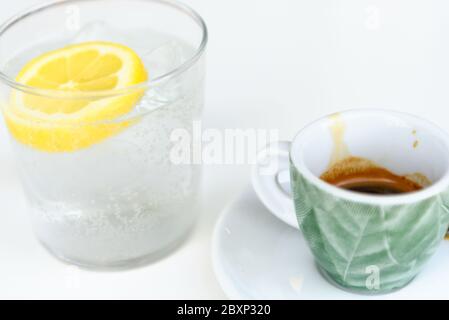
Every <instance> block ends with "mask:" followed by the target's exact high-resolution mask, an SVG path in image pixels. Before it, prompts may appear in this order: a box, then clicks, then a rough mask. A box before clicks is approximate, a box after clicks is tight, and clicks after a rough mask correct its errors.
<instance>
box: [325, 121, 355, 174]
mask: <svg viewBox="0 0 449 320" xmlns="http://www.w3.org/2000/svg"><path fill="white" fill-rule="evenodd" d="M329 120H330V121H331V124H330V130H331V135H332V140H333V143H334V147H333V150H332V154H331V158H330V162H329V167H332V166H333V165H335V164H337V163H339V162H340V161H342V160H344V159H345V158H347V157H349V156H351V154H350V153H349V148H348V146H347V144H346V142H345V132H346V124H345V122H344V120H343V118H342V116H341V114H340V113H334V114H332V115H330V116H329Z"/></svg>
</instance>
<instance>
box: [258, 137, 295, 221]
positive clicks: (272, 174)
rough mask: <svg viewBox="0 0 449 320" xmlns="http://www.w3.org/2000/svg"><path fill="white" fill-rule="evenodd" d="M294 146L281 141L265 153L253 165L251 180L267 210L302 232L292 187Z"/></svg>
mask: <svg viewBox="0 0 449 320" xmlns="http://www.w3.org/2000/svg"><path fill="white" fill-rule="evenodd" d="M290 145H291V143H290V142H288V141H278V142H274V143H271V144H269V145H268V146H267V147H265V148H264V149H263V150H261V151H260V152H259V153H258V155H257V162H256V164H255V165H254V166H253V170H252V176H251V180H252V185H253V189H254V191H255V192H256V194H257V196H258V197H259V199H260V201H261V202H262V203H263V204H264V205H265V207H266V208H267V209H268V210H270V211H271V212H272V213H273V214H274V215H275V216H276V217H278V218H279V219H281V220H282V221H284V222H285V223H287V224H288V225H290V226H292V227H294V228H296V229H298V222H297V220H296V214H295V208H294V205H293V197H292V191H291V187H290V171H289V153H290Z"/></svg>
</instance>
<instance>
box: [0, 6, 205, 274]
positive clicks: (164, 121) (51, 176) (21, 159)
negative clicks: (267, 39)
mask: <svg viewBox="0 0 449 320" xmlns="http://www.w3.org/2000/svg"><path fill="white" fill-rule="evenodd" d="M95 41H108V42H114V43H119V44H121V45H125V46H127V47H129V48H131V49H133V50H134V52H136V53H137V55H138V56H139V57H140V58H141V61H142V62H143V64H144V66H145V69H146V71H147V73H148V80H147V81H145V82H142V83H140V84H137V85H134V86H131V87H129V88H125V89H117V90H115V89H112V90H101V89H98V90H93V91H89V92H87V93H86V92H83V91H80V92H78V91H70V92H67V91H65V90H58V89H54V88H52V89H48V88H42V87H37V86H36V87H35V86H33V85H30V84H26V85H24V84H23V83H19V82H18V81H16V79H17V75H18V74H19V72H20V70H21V69H22V68H23V67H24V66H25V65H26V63H28V62H29V61H31V60H32V59H33V58H35V57H37V56H39V55H42V54H43V53H45V52H48V51H51V50H55V49H58V48H61V47H65V46H68V45H71V44H75V45H76V44H78V43H83V42H95ZM206 43H207V29H206V26H205V24H204V21H203V20H202V18H201V17H200V16H199V15H198V14H197V13H196V12H195V11H193V10H192V9H191V8H189V7H187V6H185V5H183V4H180V3H178V2H177V1H173V0H89V1H85V0H62V1H53V2H51V3H47V4H44V5H40V6H38V7H35V8H32V9H30V10H28V11H26V12H23V13H21V14H19V15H16V16H15V17H13V18H11V19H10V20H8V21H7V22H6V23H4V24H3V25H2V26H1V27H0V90H1V91H0V94H1V95H0V99H1V100H0V101H1V107H2V111H3V114H4V118H5V120H6V124H7V126H8V128H9V131H10V133H11V137H12V139H11V141H12V142H11V144H12V147H13V150H14V154H15V155H16V162H17V168H18V170H19V171H20V177H21V180H22V184H23V188H24V191H25V194H26V197H27V199H28V202H29V208H30V216H31V219H32V224H33V228H34V231H35V233H36V235H37V238H38V239H39V241H40V242H41V243H42V244H43V245H44V246H45V247H46V248H47V249H48V250H49V251H50V252H51V253H53V254H54V255H55V256H57V257H58V258H60V259H62V260H64V261H66V262H69V263H73V264H76V265H80V266H85V267H93V268H122V267H132V266H135V265H141V264H144V263H147V262H149V261H152V260H154V259H157V258H158V257H160V256H161V255H164V254H166V253H167V252H169V251H170V250H172V249H173V248H174V247H176V245H178V244H179V243H180V242H181V241H182V240H183V239H184V238H185V236H186V235H187V233H188V231H189V230H190V228H191V227H192V226H193V224H194V221H195V217H196V215H197V210H198V209H197V201H196V196H197V194H198V190H199V184H200V173H201V168H200V167H199V165H195V164H193V163H189V162H186V163H182V164H179V163H174V162H173V161H172V159H171V152H172V149H173V143H174V142H173V141H172V139H171V138H172V137H171V136H172V132H173V131H174V130H176V129H182V130H184V132H186V133H191V132H192V128H193V123H194V121H195V120H199V119H200V116H201V112H202V107H203V80H204V52H205V47H206ZM17 96H21V97H31V98H32V99H34V100H32V101H35V102H36V101H43V102H42V103H43V104H45V105H46V106H48V105H49V104H51V105H54V106H56V107H57V110H59V111H55V114H52V115H51V117H49V118H46V119H45V120H36V118H34V117H33V116H32V117H29V118H27V116H24V117H23V118H21V119H20V120H17V121H13V122H10V121H8V117H7V114H8V110H9V108H11V105H13V104H14V103H16V104H19V103H26V102H25V101H26V99H25V98H23V99H22V100H20V101H21V102H17V100H15V98H14V97H17ZM121 97H124V98H125V99H128V98H129V97H138V99H135V103H134V105H132V108H130V109H129V110H128V111H127V112H126V113H124V114H120V116H117V117H112V118H111V117H108V118H106V119H105V118H102V119H101V120H98V119H88V120H86V118H84V119H83V121H79V122H77V121H71V122H68V123H65V122H61V120H60V119H61V117H62V118H63V117H64V116H66V115H65V114H62V115H60V114H59V113H61V112H62V113H64V112H65V111H60V109H61V108H59V107H60V106H63V105H66V104H67V103H69V105H71V106H72V105H76V104H77V103H78V102H77V101H80V103H81V106H82V105H84V104H83V103H85V102H86V101H87V102H91V101H96V102H99V104H98V105H99V106H100V107H99V108H101V105H102V103H103V102H104V104H106V105H107V104H108V101H111V99H120V98H121ZM39 99H41V100H39ZM114 101H119V100H114ZM127 101H129V99H128V100H127ZM36 108H37V110H32V112H37V113H36V114H38V113H39V112H40V110H39V104H37V107H36ZM58 108H59V109H58ZM37 118H38V117H37ZM52 119H54V120H52ZM22 120H23V121H24V123H25V124H23V123H22V122H21V121H22ZM61 123H62V124H61ZM61 125H62V128H63V129H61ZM78 138H79V141H81V142H79V143H78V144H77V141H74V140H76V139H78ZM67 141H69V143H68V144H67ZM67 145H69V146H70V147H67ZM48 146H55V147H54V148H50V147H48ZM61 146H62V147H61ZM64 146H65V148H64ZM0 206H1V204H0Z"/></svg>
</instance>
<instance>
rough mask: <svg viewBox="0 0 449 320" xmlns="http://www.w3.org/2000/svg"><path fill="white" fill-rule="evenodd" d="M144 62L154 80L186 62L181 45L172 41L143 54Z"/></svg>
mask: <svg viewBox="0 0 449 320" xmlns="http://www.w3.org/2000/svg"><path fill="white" fill-rule="evenodd" d="M142 60H143V62H144V64H145V67H146V68H147V70H149V71H150V72H151V77H152V78H153V79H154V78H157V77H159V76H161V75H164V74H166V73H168V72H170V71H172V70H174V69H176V68H177V67H179V66H180V65H181V64H182V63H183V62H184V50H183V47H182V45H181V44H179V43H178V42H177V41H173V40H171V41H168V42H166V43H164V44H162V45H160V46H158V47H157V48H153V49H152V50H150V51H148V52H146V53H143V55H142Z"/></svg>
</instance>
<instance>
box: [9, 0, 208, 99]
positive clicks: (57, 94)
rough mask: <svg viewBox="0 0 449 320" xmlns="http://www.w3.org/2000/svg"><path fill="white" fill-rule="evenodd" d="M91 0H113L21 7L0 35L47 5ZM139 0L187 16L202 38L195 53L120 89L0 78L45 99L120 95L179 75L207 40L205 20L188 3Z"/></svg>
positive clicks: (61, 1) (173, 0)
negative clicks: (84, 88) (54, 85)
mask: <svg viewBox="0 0 449 320" xmlns="http://www.w3.org/2000/svg"><path fill="white" fill-rule="evenodd" d="M92 1H114V0H59V1H47V2H45V3H42V4H38V5H35V6H32V7H30V8H28V9H25V10H23V11H21V12H19V13H17V14H15V15H14V16H12V17H10V18H9V19H7V20H6V21H5V22H4V23H2V24H0V37H2V36H3V35H4V34H5V33H6V32H7V31H8V30H9V29H10V28H12V27H13V26H14V25H16V24H17V23H20V22H21V21H22V20H23V19H26V18H27V17H29V16H31V15H34V14H37V13H39V12H41V11H44V10H46V9H49V8H54V7H58V6H63V5H67V4H68V3H79V2H92ZM138 1H142V2H154V3H160V4H162V5H165V6H168V7H172V8H173V9H176V10H178V11H180V12H181V13H183V14H185V15H187V16H189V17H190V18H191V19H192V20H193V21H194V22H195V23H196V24H197V25H198V26H199V27H200V29H201V32H202V38H201V43H200V45H199V46H198V47H197V49H196V50H195V53H194V54H193V55H192V56H191V57H190V58H189V59H187V60H186V61H185V62H183V63H182V64H180V65H179V66H177V67H176V68H174V69H172V70H170V71H168V72H166V73H164V74H162V75H160V76H158V77H155V78H154V79H151V80H147V81H144V82H142V83H139V84H136V85H133V86H129V87H126V88H120V89H110V90H97V91H85V92H79V91H77V92H70V91H62V90H55V89H42V88H37V87H33V86H29V85H26V84H23V83H19V82H17V81H15V80H14V79H12V78H11V77H9V76H8V75H6V74H5V73H4V72H3V70H2V69H0V80H1V81H3V82H4V83H6V84H7V85H9V86H10V87H12V88H14V89H17V90H21V91H23V92H26V93H29V94H35V95H39V96H42V97H48V98H56V99H57V98H61V99H73V100H76V99H96V98H97V99H98V98H105V97H114V96H121V95H125V94H128V93H130V92H134V91H137V90H142V89H145V88H148V87H149V86H150V85H151V86H153V85H156V84H158V83H161V82H164V81H165V80H167V79H170V78H173V77H176V76H177V75H179V74H182V73H183V72H184V71H186V70H188V69H189V68H190V67H192V66H193V65H194V64H195V63H196V62H197V61H198V60H199V59H200V57H201V56H202V55H203V53H204V51H205V49H206V46H207V42H208V30H207V26H206V23H205V22H204V20H203V18H202V17H201V16H200V15H199V14H198V13H197V12H196V11H195V10H193V9H192V8H191V7H190V6H188V5H186V4H184V3H182V2H179V1H177V0H138Z"/></svg>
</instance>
